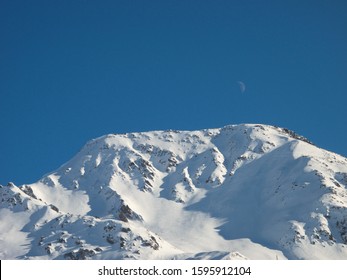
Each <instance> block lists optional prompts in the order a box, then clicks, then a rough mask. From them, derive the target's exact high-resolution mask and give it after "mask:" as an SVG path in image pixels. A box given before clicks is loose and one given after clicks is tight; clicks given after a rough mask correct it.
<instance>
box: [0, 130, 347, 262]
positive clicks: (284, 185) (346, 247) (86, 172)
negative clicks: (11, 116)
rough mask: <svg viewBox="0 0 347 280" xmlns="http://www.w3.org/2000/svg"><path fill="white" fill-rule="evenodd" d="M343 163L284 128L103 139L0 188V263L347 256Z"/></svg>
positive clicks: (158, 133) (346, 194) (345, 172)
mask: <svg viewBox="0 0 347 280" xmlns="http://www.w3.org/2000/svg"><path fill="white" fill-rule="evenodd" d="M346 185H347V159H346V158H343V157H341V156H339V155H337V154H334V153H332V152H328V151H325V150H323V149H320V148H318V147H316V146H314V145H313V144H312V143H310V142H309V141H308V140H307V139H305V138H304V137H302V136H299V135H297V134H295V133H294V132H292V131H289V130H287V129H282V128H277V127H272V126H265V125H250V124H245V125H232V126H227V127H223V128H220V129H206V130H201V131H173V130H169V131H153V132H146V133H129V134H123V135H114V134H110V135H106V136H103V137H100V138H98V139H95V140H92V141H90V142H88V143H87V144H86V145H85V146H84V147H83V148H82V150H81V151H80V152H79V153H78V154H77V155H76V156H75V157H74V158H73V159H71V160H70V161H69V162H67V163H66V164H64V165H63V166H61V167H60V168H58V169H57V170H56V171H54V172H52V173H50V174H47V175H46V176H44V177H43V178H42V179H41V180H40V181H39V182H37V183H34V184H30V185H23V186H19V187H17V186H15V185H14V184H12V183H9V184H8V185H7V186H0V203H1V205H0V258H1V259H15V258H19V259H347V190H346Z"/></svg>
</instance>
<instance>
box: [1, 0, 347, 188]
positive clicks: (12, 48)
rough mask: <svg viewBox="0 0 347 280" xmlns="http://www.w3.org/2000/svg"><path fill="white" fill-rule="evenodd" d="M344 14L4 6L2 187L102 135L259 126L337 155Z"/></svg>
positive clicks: (126, 4) (7, 2) (130, 4)
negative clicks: (289, 133)
mask: <svg viewBox="0 0 347 280" xmlns="http://www.w3.org/2000/svg"><path fill="white" fill-rule="evenodd" d="M346 15H347V1H345V0H326V1H323V0H290V1H289V0H286V1H280V0H273V1H267V0H242V1H241V0H225V1H222V0H210V1H203V0H199V1H197V0H194V1H189V0H184V1H183V0H182V1H179V0H175V1H170V0H165V1H161V0H157V1H151V0H148V1H144V0H142V1H140V0H139V1H136V0H124V1H117V0H112V1H111V0H110V1H92V0H89V1H88V0H83V1H77V0H73V1H72V0H59V1H58V0H49V1H47V0H44V1H35V0H33V1H24V0H23V1H17V0H1V1H0V32H1V33H0V35H1V36H0V40H1V43H0V104H1V111H0V132H1V135H0V183H1V184H6V183H7V182H8V181H13V182H14V183H16V184H23V183H32V182H35V181H36V180H38V179H39V178H40V177H41V176H42V175H44V174H45V173H47V172H49V171H52V170H54V169H56V168H58V167H59V166H60V165H61V164H63V163H64V162H66V161H68V160H69V159H70V158H71V157H72V156H73V155H75V154H76V153H77V152H78V151H79V149H80V148H81V147H82V146H83V145H84V144H85V142H87V141H88V140H90V139H92V138H96V137H99V136H101V135H104V134H108V133H125V132H137V131H148V130H164V129H180V130H194V129H202V128H216V127H222V126H224V125H228V124H238V123H263V124H271V125H277V126H281V127H287V128H289V129H292V130H294V131H296V132H297V133H299V134H302V135H304V136H306V137H308V138H309V139H310V140H311V141H313V142H314V143H316V144H317V145H318V146H321V147H323V148H325V149H328V150H331V151H334V152H337V153H340V154H342V155H344V156H347V110H346V109H347V97H346V89H347V16H346ZM238 81H243V82H244V83H245V84H246V91H245V92H244V93H241V91H240V88H239V85H238Z"/></svg>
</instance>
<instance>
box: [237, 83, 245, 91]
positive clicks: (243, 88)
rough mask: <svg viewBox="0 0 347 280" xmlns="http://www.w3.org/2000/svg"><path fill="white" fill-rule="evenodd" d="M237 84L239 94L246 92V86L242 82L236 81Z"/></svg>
mask: <svg viewBox="0 0 347 280" xmlns="http://www.w3.org/2000/svg"><path fill="white" fill-rule="evenodd" d="M237 83H238V84H239V86H240V91H241V93H244V92H245V90H246V85H245V83H244V82H241V81H238V82H237Z"/></svg>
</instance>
